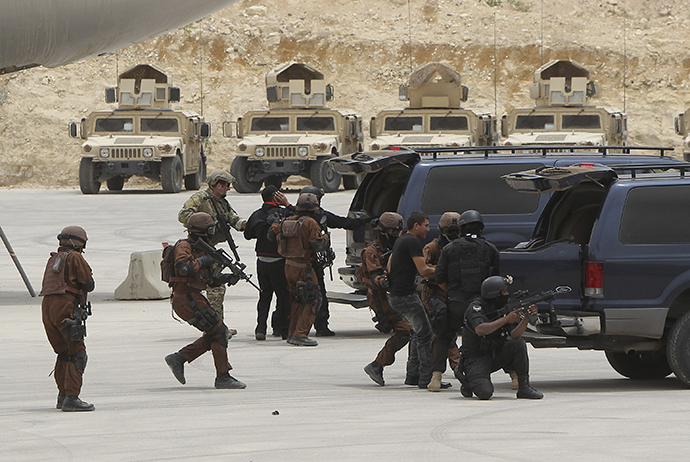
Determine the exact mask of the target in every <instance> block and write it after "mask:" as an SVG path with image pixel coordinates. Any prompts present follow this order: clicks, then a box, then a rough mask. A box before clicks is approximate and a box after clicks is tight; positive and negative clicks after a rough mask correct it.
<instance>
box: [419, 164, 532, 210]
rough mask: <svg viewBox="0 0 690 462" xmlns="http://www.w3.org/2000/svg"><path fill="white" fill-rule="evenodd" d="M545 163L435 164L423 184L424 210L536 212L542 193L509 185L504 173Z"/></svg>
mask: <svg viewBox="0 0 690 462" xmlns="http://www.w3.org/2000/svg"><path fill="white" fill-rule="evenodd" d="M542 166H543V164H519V165H516V164H491V165H448V166H439V167H433V168H432V169H431V170H429V177H428V178H427V181H426V186H425V188H424V197H422V210H423V211H424V212H425V213H427V214H429V215H441V214H443V213H444V212H448V211H451V210H452V211H457V212H459V213H462V212H464V211H465V210H469V209H474V210H477V211H478V212H480V213H483V214H507V215H516V214H525V215H528V214H531V213H534V212H535V211H536V210H537V207H538V206H539V194H527V193H521V192H518V191H517V190H515V189H513V188H511V187H510V186H508V183H506V181H505V180H503V179H502V178H501V176H502V175H505V174H507V173H513V172H515V171H516V170H529V169H534V168H539V167H542ZM459 185H462V187H460V186H459ZM460 190H462V193H460V192H459V191H460Z"/></svg>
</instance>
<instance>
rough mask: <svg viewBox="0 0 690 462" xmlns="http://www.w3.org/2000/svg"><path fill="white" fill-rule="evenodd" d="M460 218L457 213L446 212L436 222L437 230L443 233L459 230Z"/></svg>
mask: <svg viewBox="0 0 690 462" xmlns="http://www.w3.org/2000/svg"><path fill="white" fill-rule="evenodd" d="M460 217H461V215H460V214H459V213H458V212H446V213H444V214H443V215H441V219H440V220H438V229H439V230H441V231H444V230H446V229H458V230H459V229H460Z"/></svg>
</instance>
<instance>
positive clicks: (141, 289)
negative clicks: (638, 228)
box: [115, 250, 171, 300]
mask: <svg viewBox="0 0 690 462" xmlns="http://www.w3.org/2000/svg"><path fill="white" fill-rule="evenodd" d="M161 252H162V251H161V250H147V251H145V252H134V253H132V255H131V256H130V259H129V273H128V274H127V278H125V280H124V282H122V284H120V286H119V287H118V288H117V289H115V299H116V300H152V299H162V298H168V297H170V292H171V291H170V288H169V287H168V284H167V283H166V282H163V281H162V280H161V265H160V263H161Z"/></svg>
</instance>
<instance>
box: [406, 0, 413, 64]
mask: <svg viewBox="0 0 690 462" xmlns="http://www.w3.org/2000/svg"><path fill="white" fill-rule="evenodd" d="M410 2H411V0H407V35H408V37H409V39H408V42H409V45H410V75H412V6H410Z"/></svg>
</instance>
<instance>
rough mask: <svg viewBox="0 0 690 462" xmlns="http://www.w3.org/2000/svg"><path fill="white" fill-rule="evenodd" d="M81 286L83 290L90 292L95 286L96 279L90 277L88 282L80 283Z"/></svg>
mask: <svg viewBox="0 0 690 462" xmlns="http://www.w3.org/2000/svg"><path fill="white" fill-rule="evenodd" d="M81 288H82V290H83V291H84V292H91V291H92V290H93V289H95V288H96V281H94V280H93V278H91V279H90V280H89V282H85V283H84V284H82V285H81Z"/></svg>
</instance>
